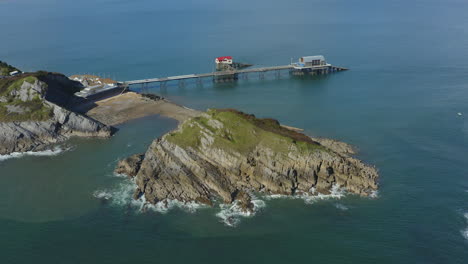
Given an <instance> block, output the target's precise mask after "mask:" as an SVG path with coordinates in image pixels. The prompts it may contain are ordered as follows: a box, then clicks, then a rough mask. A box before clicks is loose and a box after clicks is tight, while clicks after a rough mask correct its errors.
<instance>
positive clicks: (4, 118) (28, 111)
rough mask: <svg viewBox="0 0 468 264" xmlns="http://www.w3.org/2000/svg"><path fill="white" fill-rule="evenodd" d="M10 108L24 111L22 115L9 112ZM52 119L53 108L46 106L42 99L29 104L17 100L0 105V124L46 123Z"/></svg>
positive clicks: (28, 102)
mask: <svg viewBox="0 0 468 264" xmlns="http://www.w3.org/2000/svg"><path fill="white" fill-rule="evenodd" d="M8 106H14V107H17V108H20V109H22V110H23V111H22V112H21V113H16V112H9V111H8ZM51 117H53V111H52V108H50V107H49V106H47V105H45V104H44V102H43V101H42V100H41V99H40V98H34V99H33V100H31V101H27V102H23V101H21V100H15V101H13V102H6V103H0V122H22V121H46V120H48V119H50V118H51Z"/></svg>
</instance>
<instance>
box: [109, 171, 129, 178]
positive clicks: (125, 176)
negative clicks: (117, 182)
mask: <svg viewBox="0 0 468 264" xmlns="http://www.w3.org/2000/svg"><path fill="white" fill-rule="evenodd" d="M112 176H113V177H117V178H125V179H126V178H128V176H127V175H126V174H123V173H116V172H114V173H112Z"/></svg>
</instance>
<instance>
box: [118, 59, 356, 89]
mask: <svg viewBox="0 0 468 264" xmlns="http://www.w3.org/2000/svg"><path fill="white" fill-rule="evenodd" d="M283 70H289V71H290V72H291V74H292V75H306V74H311V75H319V74H328V73H331V72H337V71H344V70H347V68H343V67H337V66H333V65H330V64H327V65H320V66H311V67H298V66H297V65H295V64H289V65H281V66H272V67H261V68H252V69H243V70H230V71H216V72H210V73H201V74H187V75H178V76H170V77H163V78H149V79H142V80H133V81H125V82H120V83H119V84H120V85H123V86H129V85H136V84H148V83H160V84H161V85H164V84H165V83H166V82H168V81H184V80H188V79H197V80H198V81H201V79H203V78H213V81H214V82H224V81H232V80H237V79H238V77H239V75H243V77H244V78H245V79H247V77H248V74H254V73H258V74H259V78H260V79H263V78H264V74H265V73H266V72H271V71H275V72H277V73H280V71H283Z"/></svg>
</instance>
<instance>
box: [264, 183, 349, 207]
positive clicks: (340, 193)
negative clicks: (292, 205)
mask: <svg viewBox="0 0 468 264" xmlns="http://www.w3.org/2000/svg"><path fill="white" fill-rule="evenodd" d="M309 192H310V193H303V194H299V195H294V196H288V195H281V194H273V195H266V196H265V197H266V199H267V200H271V199H278V198H288V199H302V200H304V202H305V203H307V204H313V203H315V202H317V201H321V200H328V199H341V198H343V197H344V196H345V195H346V189H345V188H342V187H340V186H339V185H333V186H332V189H331V191H330V194H321V193H317V191H316V190H315V188H311V189H310V190H309Z"/></svg>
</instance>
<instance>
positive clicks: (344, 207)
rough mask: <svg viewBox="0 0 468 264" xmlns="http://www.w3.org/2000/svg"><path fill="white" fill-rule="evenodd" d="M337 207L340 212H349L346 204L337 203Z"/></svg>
mask: <svg viewBox="0 0 468 264" xmlns="http://www.w3.org/2000/svg"><path fill="white" fill-rule="evenodd" d="M335 207H336V209H340V210H342V211H347V210H349V208H348V207H346V206H345V205H344V204H340V203H336V204H335Z"/></svg>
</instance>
